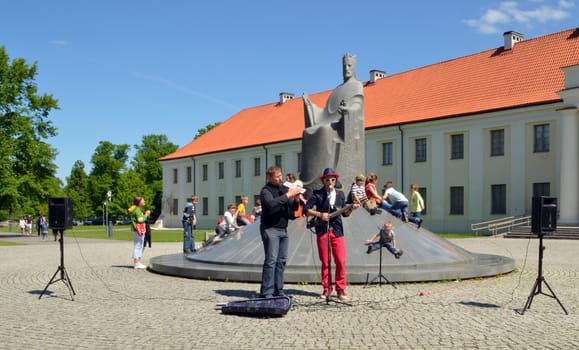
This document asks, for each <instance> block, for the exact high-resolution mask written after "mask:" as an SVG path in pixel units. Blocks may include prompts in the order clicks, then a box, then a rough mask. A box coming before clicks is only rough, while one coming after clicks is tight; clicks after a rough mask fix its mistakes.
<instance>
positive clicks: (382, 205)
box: [378, 200, 402, 218]
mask: <svg viewBox="0 0 579 350" xmlns="http://www.w3.org/2000/svg"><path fill="white" fill-rule="evenodd" d="M378 206H379V207H380V208H382V209H384V210H386V211H387V212H389V213H390V214H392V215H394V216H396V217H397V218H399V217H401V216H402V212H401V211H400V209H398V208H394V206H393V205H391V204H390V203H388V202H386V201H385V200H382V202H380V204H379V205H378Z"/></svg>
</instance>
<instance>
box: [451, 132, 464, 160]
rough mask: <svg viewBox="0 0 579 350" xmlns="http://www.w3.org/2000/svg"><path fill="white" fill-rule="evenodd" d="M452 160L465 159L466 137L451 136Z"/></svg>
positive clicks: (461, 135)
mask: <svg viewBox="0 0 579 350" xmlns="http://www.w3.org/2000/svg"><path fill="white" fill-rule="evenodd" d="M450 159H464V135H463V134H460V135H451V136H450Z"/></svg>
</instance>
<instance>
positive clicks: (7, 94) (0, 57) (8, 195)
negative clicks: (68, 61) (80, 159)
mask: <svg viewBox="0 0 579 350" xmlns="http://www.w3.org/2000/svg"><path fill="white" fill-rule="evenodd" d="M36 75H37V65H36V63H34V64H32V65H28V64H27V63H26V61H25V60H24V59H23V58H17V59H14V60H12V61H10V58H9V56H8V54H7V53H6V50H5V48H4V47H0V139H1V140H2V142H1V143H0V183H1V184H2V186H0V209H8V210H9V211H11V212H12V211H17V212H19V211H26V212H27V213H32V212H35V211H36V210H37V207H38V204H39V203H41V202H45V201H46V199H47V197H49V196H51V195H56V194H57V192H58V190H59V188H60V183H59V181H58V180H57V179H56V176H55V174H56V165H55V164H54V159H55V157H56V150H55V149H54V148H52V147H51V146H50V144H48V143H47V142H46V140H47V139H48V138H50V137H54V136H56V134H57V130H56V128H55V127H54V126H53V125H52V122H51V121H50V120H49V114H50V112H51V111H52V110H54V109H58V108H59V107H58V101H57V100H56V99H55V98H54V97H53V96H52V95H49V94H40V93H39V92H38V87H37V86H36V82H35V78H36Z"/></svg>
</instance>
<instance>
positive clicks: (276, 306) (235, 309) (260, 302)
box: [216, 296, 292, 317]
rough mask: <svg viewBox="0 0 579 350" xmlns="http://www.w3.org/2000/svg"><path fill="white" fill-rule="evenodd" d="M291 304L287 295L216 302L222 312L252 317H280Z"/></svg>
mask: <svg viewBox="0 0 579 350" xmlns="http://www.w3.org/2000/svg"><path fill="white" fill-rule="evenodd" d="M291 306H292V300H291V298H290V297H288V296H278V297H272V298H258V299H247V300H234V301H230V302H227V303H220V304H217V307H216V308H217V309H221V312H223V313H224V314H230V315H242V316H254V317H282V316H284V315H285V314H287V312H288V311H289V309H290V308H291Z"/></svg>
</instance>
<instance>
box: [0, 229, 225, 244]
mask: <svg viewBox="0 0 579 350" xmlns="http://www.w3.org/2000/svg"><path fill="white" fill-rule="evenodd" d="M18 230H19V229H18V227H16V226H13V227H12V233H14V234H18V233H19V232H20V231H18ZM112 231H113V234H112V237H111V238H110V239H115V240H121V241H132V240H133V234H132V233H131V230H130V225H114V226H113V230H112ZM0 232H1V233H8V232H9V231H8V227H0ZM210 233H211V234H213V233H214V232H213V231H211V232H210ZM64 234H65V236H71V237H78V238H100V239H109V236H108V232H107V229H106V227H105V226H92V225H89V226H74V227H73V228H72V229H71V230H66V231H65V233H64ZM151 234H152V236H153V237H152V238H153V242H183V229H182V228H176V229H163V230H153V231H152V233H151ZM49 235H52V232H50V233H49ZM0 239H1V236H0ZM204 239H205V230H195V241H203V240H204ZM5 243H6V242H2V241H0V244H1V245H12V244H5Z"/></svg>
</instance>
